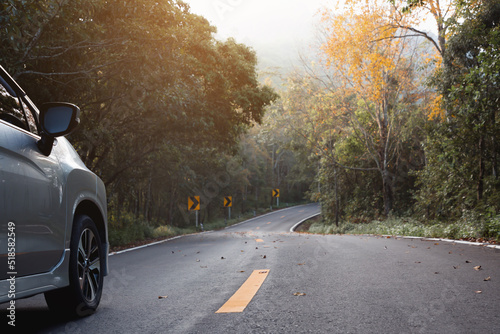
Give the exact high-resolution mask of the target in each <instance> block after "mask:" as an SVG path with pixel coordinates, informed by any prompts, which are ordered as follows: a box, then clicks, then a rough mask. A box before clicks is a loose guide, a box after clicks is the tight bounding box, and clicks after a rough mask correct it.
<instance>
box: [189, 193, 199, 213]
mask: <svg viewBox="0 0 500 334" xmlns="http://www.w3.org/2000/svg"><path fill="white" fill-rule="evenodd" d="M188 210H189V211H198V210H200V196H191V197H188Z"/></svg>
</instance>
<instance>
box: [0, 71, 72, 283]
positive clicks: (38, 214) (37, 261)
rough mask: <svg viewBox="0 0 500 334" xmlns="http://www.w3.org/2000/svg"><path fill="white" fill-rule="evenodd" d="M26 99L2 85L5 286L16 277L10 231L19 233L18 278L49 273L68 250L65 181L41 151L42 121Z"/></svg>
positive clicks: (0, 270)
mask: <svg viewBox="0 0 500 334" xmlns="http://www.w3.org/2000/svg"><path fill="white" fill-rule="evenodd" d="M21 94H22V92H17V91H16V90H14V89H13V87H12V86H9V84H8V83H7V82H6V81H5V80H0V259H1V261H0V280H1V279H5V278H6V273H7V272H9V271H12V270H7V269H8V268H7V250H8V247H7V233H8V226H14V228H15V251H16V257H15V269H16V272H17V277H21V276H26V275H31V274H37V273H42V272H47V271H49V270H50V269H51V268H53V267H54V266H55V265H57V263H58V262H59V261H60V260H61V258H62V254H63V250H64V238H65V215H64V213H65V208H64V207H63V205H64V198H63V190H64V189H63V181H64V180H63V178H64V175H63V173H62V169H61V167H60V165H59V162H58V159H57V157H56V155H55V154H52V155H50V156H48V157H47V156H45V155H43V154H42V153H41V152H40V150H39V149H38V147H37V141H38V140H39V139H40V137H39V136H38V135H37V128H36V124H35V122H36V121H35V118H36V117H37V115H36V113H35V112H34V110H30V109H29V108H27V104H28V103H30V102H28V101H27V100H23V99H22V98H19V97H18V96H17V95H21ZM9 223H10V224H9ZM11 231H12V229H11Z"/></svg>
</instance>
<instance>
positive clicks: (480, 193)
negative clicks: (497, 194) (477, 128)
mask: <svg viewBox="0 0 500 334" xmlns="http://www.w3.org/2000/svg"><path fill="white" fill-rule="evenodd" d="M483 154H484V137H483V136H481V137H480V138H479V176H478V179H477V200H478V201H481V200H482V199H483V189H484V159H483Z"/></svg>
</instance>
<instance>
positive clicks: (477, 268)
mask: <svg viewBox="0 0 500 334" xmlns="http://www.w3.org/2000/svg"><path fill="white" fill-rule="evenodd" d="M481 269H482V268H481V266H475V267H474V270H476V271H479V270H481Z"/></svg>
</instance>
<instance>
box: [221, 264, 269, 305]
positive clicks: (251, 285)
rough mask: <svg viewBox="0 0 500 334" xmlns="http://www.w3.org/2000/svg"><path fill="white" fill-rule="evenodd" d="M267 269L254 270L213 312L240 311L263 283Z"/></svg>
mask: <svg viewBox="0 0 500 334" xmlns="http://www.w3.org/2000/svg"><path fill="white" fill-rule="evenodd" d="M268 274H269V269H261V270H254V271H253V273H252V274H251V275H250V277H248V279H247V280H246V281H245V283H243V285H242V286H241V287H240V288H239V289H238V290H237V291H236V292H235V293H234V295H233V296H232V297H231V298H229V300H228V301H227V302H226V303H225V304H224V305H222V307H221V308H220V309H219V310H217V312H215V313H240V312H243V310H244V309H245V308H246V307H247V305H248V304H249V303H250V301H251V300H252V298H253V297H254V296H255V294H256V293H257V291H259V289H260V287H261V285H262V283H264V281H265V279H266V277H267V275H268Z"/></svg>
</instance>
